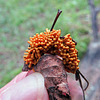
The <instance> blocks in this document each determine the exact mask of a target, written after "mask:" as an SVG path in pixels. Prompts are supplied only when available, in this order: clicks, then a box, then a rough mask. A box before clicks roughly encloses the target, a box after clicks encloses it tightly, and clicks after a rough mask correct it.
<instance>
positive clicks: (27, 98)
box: [1, 73, 48, 100]
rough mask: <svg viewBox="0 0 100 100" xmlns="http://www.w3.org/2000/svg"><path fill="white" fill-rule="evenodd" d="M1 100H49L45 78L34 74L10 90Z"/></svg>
mask: <svg viewBox="0 0 100 100" xmlns="http://www.w3.org/2000/svg"><path fill="white" fill-rule="evenodd" d="M1 100H48V94H47V91H46V88H45V86H44V78H43V76H42V75H41V74H40V73H33V74H31V75H29V76H27V77H25V78H24V79H22V80H21V81H19V82H17V83H16V84H14V85H12V86H11V87H9V88H8V90H7V91H6V92H5V93H4V94H3V95H2V99H1Z"/></svg>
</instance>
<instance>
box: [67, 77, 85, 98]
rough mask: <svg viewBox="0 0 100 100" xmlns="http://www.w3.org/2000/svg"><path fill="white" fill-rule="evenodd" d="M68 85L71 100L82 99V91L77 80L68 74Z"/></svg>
mask: <svg viewBox="0 0 100 100" xmlns="http://www.w3.org/2000/svg"><path fill="white" fill-rule="evenodd" d="M68 85H69V89H70V94H71V98H72V100H83V92H82V89H81V88H80V86H79V85H78V82H77V81H75V80H73V79H71V78H70V77H69V76H68Z"/></svg>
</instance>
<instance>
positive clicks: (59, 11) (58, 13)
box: [50, 9, 62, 31]
mask: <svg viewBox="0 0 100 100" xmlns="http://www.w3.org/2000/svg"><path fill="white" fill-rule="evenodd" d="M61 13H62V11H61V10H59V9H58V12H57V15H56V18H55V20H54V22H53V24H52V27H51V29H50V31H52V29H53V28H54V25H55V23H56V21H57V19H58V17H59V15H60V14H61Z"/></svg>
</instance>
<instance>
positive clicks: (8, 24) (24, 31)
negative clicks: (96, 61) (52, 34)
mask: <svg viewBox="0 0 100 100" xmlns="http://www.w3.org/2000/svg"><path fill="white" fill-rule="evenodd" d="M58 9H61V10H62V11H63V12H62V14H61V16H60V18H59V19H58V21H57V23H56V25H55V29H61V31H62V34H61V35H65V34H67V33H71V36H72V37H73V38H74V39H75V40H76V41H77V42H78V45H77V49H78V50H79V57H82V55H83V53H84V52H85V51H86V49H87V45H88V43H89V39H87V34H88V32H89V30H90V27H89V26H90V24H89V8H88V2H87V0H84V2H83V1H82V0H23V1H21V0H0V71H1V72H0V80H1V81H0V87H2V86H3V85H5V84H6V83H7V82H9V81H10V80H11V79H12V78H13V77H14V76H15V75H16V74H18V73H19V72H20V68H21V67H22V66H23V54H24V51H25V49H26V48H27V46H28V44H27V40H28V39H29V36H32V35H34V34H35V33H40V32H43V31H44V30H45V28H49V29H50V28H51V26H52V23H53V20H54V18H55V16H56V13H57V10H58ZM85 35H86V36H85ZM83 36H84V38H83Z"/></svg>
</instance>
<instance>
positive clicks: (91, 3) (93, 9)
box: [88, 0, 100, 41]
mask: <svg viewBox="0 0 100 100" xmlns="http://www.w3.org/2000/svg"><path fill="white" fill-rule="evenodd" d="M88 3H89V6H90V11H91V22H92V29H93V38H94V41H97V40H98V23H97V14H98V12H100V7H95V4H94V0H88Z"/></svg>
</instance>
